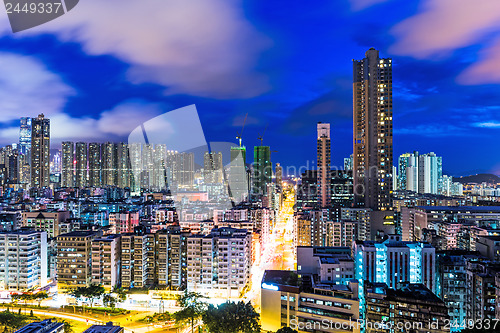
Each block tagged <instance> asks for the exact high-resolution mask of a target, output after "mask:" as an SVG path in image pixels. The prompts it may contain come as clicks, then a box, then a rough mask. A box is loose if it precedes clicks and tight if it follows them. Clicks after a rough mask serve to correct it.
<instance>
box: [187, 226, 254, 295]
mask: <svg viewBox="0 0 500 333" xmlns="http://www.w3.org/2000/svg"><path fill="white" fill-rule="evenodd" d="M250 263H251V234H250V233H249V232H248V231H247V230H245V229H234V228H227V227H223V228H215V229H213V230H212V231H211V232H210V234H209V235H202V234H195V235H191V236H189V237H188V238H187V287H188V290H192V291H195V292H199V293H202V294H205V295H210V296H211V297H217V296H218V297H239V295H240V293H241V291H242V290H243V288H244V287H245V285H246V284H247V282H248V281H249V278H250Z"/></svg>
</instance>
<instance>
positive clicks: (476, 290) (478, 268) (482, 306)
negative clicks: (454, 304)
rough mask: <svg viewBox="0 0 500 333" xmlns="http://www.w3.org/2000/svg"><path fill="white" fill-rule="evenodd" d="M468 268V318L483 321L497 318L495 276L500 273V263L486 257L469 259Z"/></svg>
mask: <svg viewBox="0 0 500 333" xmlns="http://www.w3.org/2000/svg"><path fill="white" fill-rule="evenodd" d="M466 269H467V300H466V302H465V304H466V309H467V319H468V320H473V321H476V320H478V321H482V320H485V319H490V320H491V319H495V310H496V309H495V308H496V304H498V302H499V301H500V300H498V299H497V295H496V292H495V278H496V275H497V274H498V273H500V263H499V262H494V261H490V260H485V259H481V258H479V259H475V260H469V261H467V263H466Z"/></svg>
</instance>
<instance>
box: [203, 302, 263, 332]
mask: <svg viewBox="0 0 500 333" xmlns="http://www.w3.org/2000/svg"><path fill="white" fill-rule="evenodd" d="M259 319H260V316H259V314H258V313H257V312H255V309H254V307H253V306H252V304H251V303H250V302H248V303H244V302H242V301H240V302H238V303H234V302H226V303H224V304H221V305H219V306H213V305H209V306H208V309H207V310H206V311H205V312H204V313H203V322H204V323H205V325H206V326H207V328H208V331H209V332H210V333H217V332H225V333H258V332H260V330H261V328H260V323H259Z"/></svg>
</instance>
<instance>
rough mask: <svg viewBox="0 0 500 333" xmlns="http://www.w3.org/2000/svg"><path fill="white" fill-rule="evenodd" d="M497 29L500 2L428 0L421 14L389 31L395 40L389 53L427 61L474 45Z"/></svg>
mask: <svg viewBox="0 0 500 333" xmlns="http://www.w3.org/2000/svg"><path fill="white" fill-rule="evenodd" d="M498 30H500V1H497V0H481V1H480V2H479V3H478V2H477V1H475V0H427V1H426V2H425V3H424V5H423V6H422V8H421V12H420V13H418V14H417V15H415V16H413V17H410V18H408V19H406V20H404V21H402V22H400V23H399V24H397V25H396V26H395V27H393V29H392V33H393V34H394V35H395V36H396V38H397V41H396V43H395V44H394V45H392V47H391V48H390V51H391V52H392V53H395V54H400V55H409V56H413V57H416V58H429V57H432V56H436V55H440V54H443V53H447V52H449V51H453V50H455V49H457V48H460V47H464V46H468V45H471V44H472V43H474V42H477V41H478V40H479V39H480V38H482V37H484V36H485V35H486V34H487V33H489V32H491V31H498Z"/></svg>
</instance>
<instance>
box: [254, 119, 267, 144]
mask: <svg viewBox="0 0 500 333" xmlns="http://www.w3.org/2000/svg"><path fill="white" fill-rule="evenodd" d="M267 126H269V124H267V125H266V128H264V133H262V135H259V136H258V137H257V140H260V145H261V146H262V145H263V143H262V141H264V134H266V130H267Z"/></svg>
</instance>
